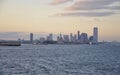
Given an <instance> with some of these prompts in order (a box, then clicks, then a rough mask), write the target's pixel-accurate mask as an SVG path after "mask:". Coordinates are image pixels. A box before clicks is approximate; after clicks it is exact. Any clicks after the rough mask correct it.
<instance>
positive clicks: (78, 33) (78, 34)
mask: <svg viewBox="0 0 120 75" xmlns="http://www.w3.org/2000/svg"><path fill="white" fill-rule="evenodd" d="M77 36H78V38H77V40H80V31H78V32H77Z"/></svg>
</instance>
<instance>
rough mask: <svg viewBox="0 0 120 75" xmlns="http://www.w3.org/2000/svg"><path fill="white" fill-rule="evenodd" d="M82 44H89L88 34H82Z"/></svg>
mask: <svg viewBox="0 0 120 75" xmlns="http://www.w3.org/2000/svg"><path fill="white" fill-rule="evenodd" d="M80 42H81V43H88V36H87V33H82V34H81V40H80Z"/></svg>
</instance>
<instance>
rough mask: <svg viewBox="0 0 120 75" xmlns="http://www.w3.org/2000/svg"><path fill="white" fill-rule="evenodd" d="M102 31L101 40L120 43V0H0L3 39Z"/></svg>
mask: <svg viewBox="0 0 120 75" xmlns="http://www.w3.org/2000/svg"><path fill="white" fill-rule="evenodd" d="M93 27H98V28H99V40H100V41H102V40H106V41H114V40H116V41H120V34H119V32H120V0H0V39H12V40H13V39H18V38H23V39H29V33H31V32H32V33H34V34H35V37H37V38H39V37H40V36H45V35H47V34H49V33H53V34H55V35H58V34H59V33H60V32H61V33H62V34H69V33H77V30H80V32H81V33H82V32H86V33H88V35H89V36H90V35H92V31H93Z"/></svg>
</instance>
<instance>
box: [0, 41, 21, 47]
mask: <svg viewBox="0 0 120 75" xmlns="http://www.w3.org/2000/svg"><path fill="white" fill-rule="evenodd" d="M0 46H21V43H20V42H18V41H2V42H0Z"/></svg>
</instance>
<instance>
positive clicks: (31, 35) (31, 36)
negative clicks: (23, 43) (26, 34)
mask: <svg viewBox="0 0 120 75" xmlns="http://www.w3.org/2000/svg"><path fill="white" fill-rule="evenodd" d="M30 42H31V43H33V33H30Z"/></svg>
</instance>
